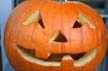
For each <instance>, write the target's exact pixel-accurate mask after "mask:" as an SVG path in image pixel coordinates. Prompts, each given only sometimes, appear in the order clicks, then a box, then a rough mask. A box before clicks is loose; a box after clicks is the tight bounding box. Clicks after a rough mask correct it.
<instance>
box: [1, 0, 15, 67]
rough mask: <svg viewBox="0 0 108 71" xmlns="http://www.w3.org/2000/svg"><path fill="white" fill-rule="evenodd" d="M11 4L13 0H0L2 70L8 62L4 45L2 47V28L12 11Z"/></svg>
mask: <svg viewBox="0 0 108 71" xmlns="http://www.w3.org/2000/svg"><path fill="white" fill-rule="evenodd" d="M12 2H13V0H0V25H1V26H0V28H1V46H2V48H1V49H2V63H3V69H4V68H5V66H6V65H7V63H8V60H7V58H6V55H5V50H4V45H3V38H4V34H3V33H4V27H5V23H6V21H7V18H8V16H9V14H10V12H11V11H12V6H13V5H12Z"/></svg>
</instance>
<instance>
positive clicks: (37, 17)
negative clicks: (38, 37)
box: [22, 10, 41, 25]
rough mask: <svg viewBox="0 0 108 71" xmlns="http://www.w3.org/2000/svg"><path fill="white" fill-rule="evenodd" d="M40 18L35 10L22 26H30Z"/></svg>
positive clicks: (38, 12)
mask: <svg viewBox="0 0 108 71" xmlns="http://www.w3.org/2000/svg"><path fill="white" fill-rule="evenodd" d="M40 18H41V16H40V11H39V10H37V11H36V12H34V13H33V14H31V15H30V16H29V17H28V18H27V19H26V20H25V21H24V22H23V23H22V24H24V25H30V24H31V23H32V22H37V21H39V20H40Z"/></svg>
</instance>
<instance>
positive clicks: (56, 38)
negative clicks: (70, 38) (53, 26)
mask: <svg viewBox="0 0 108 71" xmlns="http://www.w3.org/2000/svg"><path fill="white" fill-rule="evenodd" d="M51 42H67V39H66V37H65V36H64V35H63V34H62V33H61V32H60V31H59V32H57V33H56V34H55V35H54V36H53V38H52V39H51Z"/></svg>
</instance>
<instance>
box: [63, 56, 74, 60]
mask: <svg viewBox="0 0 108 71" xmlns="http://www.w3.org/2000/svg"><path fill="white" fill-rule="evenodd" d="M62 60H73V58H72V57H71V56H70V55H64V56H63V58H62Z"/></svg>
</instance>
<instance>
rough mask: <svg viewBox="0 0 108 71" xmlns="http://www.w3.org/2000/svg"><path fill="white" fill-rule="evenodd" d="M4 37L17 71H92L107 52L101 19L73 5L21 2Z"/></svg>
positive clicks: (78, 4)
mask: <svg viewBox="0 0 108 71" xmlns="http://www.w3.org/2000/svg"><path fill="white" fill-rule="evenodd" d="M4 35H5V36H4V43H5V49H6V54H7V57H8V60H9V62H10V64H11V65H12V66H13V67H14V68H15V70H17V71H94V70H95V69H96V67H97V66H98V65H99V64H100V62H101V61H102V58H103V57H104V54H105V51H106V30H105V26H104V23H103V21H102V19H101V17H100V16H99V15H98V14H97V12H96V11H95V10H93V9H92V8H91V7H89V6H88V5H86V4H84V3H81V2H76V1H72V2H57V1H51V0H28V1H24V2H23V3H21V4H20V5H19V6H17V7H16V8H15V9H14V10H13V12H12V13H11V15H10V17H9V19H8V21H7V25H6V28H5V33H4Z"/></svg>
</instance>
